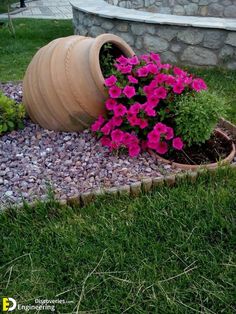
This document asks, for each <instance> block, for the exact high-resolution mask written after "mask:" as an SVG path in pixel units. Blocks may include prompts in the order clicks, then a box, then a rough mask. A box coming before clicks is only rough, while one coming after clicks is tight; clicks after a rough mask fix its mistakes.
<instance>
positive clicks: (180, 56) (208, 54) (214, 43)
mask: <svg viewBox="0 0 236 314" xmlns="http://www.w3.org/2000/svg"><path fill="white" fill-rule="evenodd" d="M73 16H74V28H75V33H76V34H79V35H83V36H92V37H96V36H98V35H100V34H103V33H113V34H116V35H118V36H121V37H122V38H123V39H124V40H125V41H127V43H128V44H130V45H131V47H132V48H133V49H134V51H135V52H136V53H137V54H142V53H146V52H148V51H155V52H158V53H160V55H161V57H162V60H163V61H164V62H170V63H176V64H182V65H190V66H220V67H224V68H227V69H233V70H236V31H230V30H224V29H209V28H200V27H188V26H184V25H183V26H175V25H160V24H150V23H145V22H135V21H130V20H129V21H126V20H121V19H110V18H106V17H102V16H98V15H95V14H90V13H88V12H82V11H80V10H79V9H77V8H76V7H73Z"/></svg>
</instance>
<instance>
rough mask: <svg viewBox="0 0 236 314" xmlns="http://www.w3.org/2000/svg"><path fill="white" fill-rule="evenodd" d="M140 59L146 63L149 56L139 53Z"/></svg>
mask: <svg viewBox="0 0 236 314" xmlns="http://www.w3.org/2000/svg"><path fill="white" fill-rule="evenodd" d="M140 59H141V60H143V61H145V62H147V63H148V62H150V57H149V56H148V55H141V56H140Z"/></svg>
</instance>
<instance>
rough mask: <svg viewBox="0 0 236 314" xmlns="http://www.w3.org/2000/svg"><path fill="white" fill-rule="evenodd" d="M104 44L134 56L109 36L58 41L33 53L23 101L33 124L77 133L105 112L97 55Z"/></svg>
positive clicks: (25, 78)
mask: <svg viewBox="0 0 236 314" xmlns="http://www.w3.org/2000/svg"><path fill="white" fill-rule="evenodd" d="M106 43H111V44H112V45H113V46H114V47H115V48H117V50H118V51H119V52H120V54H123V55H125V56H132V55H134V52H133V50H132V49H131V48H130V46H129V45H128V44H127V43H126V42H125V41H124V40H122V39H121V38H120V37H118V36H115V35H112V34H103V35H100V36H98V37H97V38H90V37H84V36H76V35H75V36H69V37H65V38H58V39H56V40H53V41H52V42H50V43H49V44H48V45H46V46H44V47H43V48H41V49H40V50H39V51H38V52H37V53H36V55H35V56H34V57H33V59H32V61H31V63H30V64H29V66H28V69H27V71H26V74H25V77H24V81H23V102H24V104H25V106H26V110H27V112H28V114H29V116H30V117H31V119H32V120H33V121H34V122H36V123H38V124H40V125H41V126H42V127H43V128H46V129H50V130H56V131H80V130H82V129H84V128H87V127H89V126H90V125H91V123H92V122H93V121H94V120H95V119H96V118H97V117H98V116H99V115H100V114H103V113H104V112H105V107H104V101H105V99H106V97H107V95H106V91H105V89H104V77H103V75H102V71H101V68H100V61H99V54H100V51H101V48H102V47H103V45H104V44H106Z"/></svg>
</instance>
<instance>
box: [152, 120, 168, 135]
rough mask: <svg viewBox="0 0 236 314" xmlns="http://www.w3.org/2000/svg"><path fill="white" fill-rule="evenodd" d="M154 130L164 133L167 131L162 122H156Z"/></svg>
mask: <svg viewBox="0 0 236 314" xmlns="http://www.w3.org/2000/svg"><path fill="white" fill-rule="evenodd" d="M154 130H155V131H157V132H158V133H161V134H165V133H166V131H167V127H166V125H165V124H164V123H161V122H158V123H157V124H156V125H155V126H154Z"/></svg>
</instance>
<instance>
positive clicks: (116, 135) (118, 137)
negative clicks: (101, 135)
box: [111, 129, 124, 143]
mask: <svg viewBox="0 0 236 314" xmlns="http://www.w3.org/2000/svg"><path fill="white" fill-rule="evenodd" d="M123 137H124V132H123V131H121V130H119V129H116V130H113V131H112V132H111V139H112V141H114V142H117V143H121V142H122V141H123Z"/></svg>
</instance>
